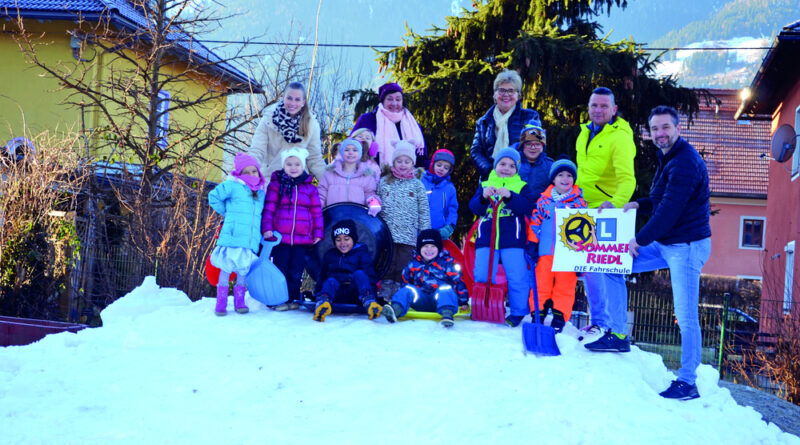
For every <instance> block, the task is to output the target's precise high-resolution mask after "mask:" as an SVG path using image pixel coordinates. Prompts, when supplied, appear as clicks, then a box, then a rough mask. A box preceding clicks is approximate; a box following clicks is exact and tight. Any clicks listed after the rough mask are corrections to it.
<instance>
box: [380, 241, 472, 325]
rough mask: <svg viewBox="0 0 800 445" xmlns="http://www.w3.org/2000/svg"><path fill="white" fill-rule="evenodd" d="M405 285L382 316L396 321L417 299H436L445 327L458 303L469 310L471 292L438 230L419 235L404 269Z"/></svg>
mask: <svg viewBox="0 0 800 445" xmlns="http://www.w3.org/2000/svg"><path fill="white" fill-rule="evenodd" d="M403 282H404V284H405V286H404V287H401V288H400V290H399V291H397V293H396V294H394V296H393V297H392V303H391V304H386V305H384V306H383V315H384V316H385V317H386V319H387V320H388V321H389V323H394V322H395V321H397V317H402V316H403V315H405V314H406V312H408V308H409V306H410V305H411V303H412V302H414V301H417V300H418V299H423V300H433V301H435V302H436V312H438V313H439V314H440V315H441V316H442V321H441V322H440V323H441V324H442V326H444V327H446V328H449V327H451V326H453V315H454V314H455V313H456V311H458V306H462V308H463V309H464V310H466V309H467V307H466V306H467V302H468V301H469V295H468V294H467V286H466V285H464V282H463V281H461V272H460V271H459V270H458V268H457V266H456V263H455V260H453V257H452V256H450V254H449V253H448V252H447V251H446V250H444V249H443V248H442V235H441V234H440V232H439V231H438V230H435V229H426V230H423V231H422V232H421V233H420V234H419V236H418V237H417V251H416V252H415V254H414V256H413V257H412V259H411V262H409V263H408V265H407V266H406V267H405V269H403Z"/></svg>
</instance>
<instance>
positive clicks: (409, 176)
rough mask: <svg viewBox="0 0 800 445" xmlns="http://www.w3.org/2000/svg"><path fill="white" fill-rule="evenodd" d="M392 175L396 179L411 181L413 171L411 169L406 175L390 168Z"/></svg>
mask: <svg viewBox="0 0 800 445" xmlns="http://www.w3.org/2000/svg"><path fill="white" fill-rule="evenodd" d="M392 174H393V175H394V177H395V178H397V179H412V178H413V177H414V169H413V168H411V169H409V170H408V172H406V173H400V172H399V171H398V170H397V169H396V168H394V166H392Z"/></svg>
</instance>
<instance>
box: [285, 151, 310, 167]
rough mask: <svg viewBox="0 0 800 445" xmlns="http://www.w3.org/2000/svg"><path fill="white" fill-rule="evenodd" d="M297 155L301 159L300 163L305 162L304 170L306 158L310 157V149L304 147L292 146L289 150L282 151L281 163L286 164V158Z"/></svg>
mask: <svg viewBox="0 0 800 445" xmlns="http://www.w3.org/2000/svg"><path fill="white" fill-rule="evenodd" d="M292 156H294V157H296V158H297V159H300V163H301V164H303V170H305V169H306V158H308V150H306V149H305V148H303V147H291V148H289V149H287V150H284V151H282V152H281V165H286V160H287V159H288V158H290V157H292Z"/></svg>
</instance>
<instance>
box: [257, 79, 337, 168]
mask: <svg viewBox="0 0 800 445" xmlns="http://www.w3.org/2000/svg"><path fill="white" fill-rule="evenodd" d="M306 97H307V96H306V89H305V86H303V84H302V83H300V82H292V83H290V84H289V85H288V86H287V87H286V91H284V93H283V98H282V99H281V100H280V101H278V102H277V103H275V104H273V105H270V106H269V107H267V109H266V110H264V114H263V115H262V116H261V121H260V122H259V123H258V128H256V132H255V134H254V135H253V140H252V142H251V143H250V150H248V154H250V155H251V156H253V157H254V158H256V159H257V160H258V162H259V163H260V164H261V166H262V172H263V174H264V177H265V178H269V177H270V175H272V172H274V171H276V170H280V169H282V168H283V166H282V165H281V152H282V151H284V150H288V149H289V148H292V147H298V148H304V149H306V150H308V158H307V159H306V165H307V166H308V170H309V172H310V173H311V174H312V175H314V176H315V177H316V178H317V179H321V178H322V175H323V174H325V161H324V160H323V159H322V152H321V150H320V144H321V143H320V126H319V122H318V121H317V118H316V117H314V115H313V114H311V111H310V110H309V109H308V104H307V103H306Z"/></svg>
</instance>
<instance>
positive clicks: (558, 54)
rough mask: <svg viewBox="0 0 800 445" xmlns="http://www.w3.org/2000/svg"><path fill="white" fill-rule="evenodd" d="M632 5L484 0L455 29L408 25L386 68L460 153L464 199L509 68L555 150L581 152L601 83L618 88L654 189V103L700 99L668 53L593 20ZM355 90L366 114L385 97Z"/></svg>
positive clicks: (687, 103) (465, 220)
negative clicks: (496, 91) (661, 71)
mask: <svg viewBox="0 0 800 445" xmlns="http://www.w3.org/2000/svg"><path fill="white" fill-rule="evenodd" d="M626 5H627V2H626V1H625V0H594V1H590V0H532V1H530V2H522V1H518V0H488V1H480V2H476V3H474V4H473V7H474V8H475V9H474V10H472V11H467V10H464V11H463V12H462V14H461V15H460V16H458V17H448V18H447V27H446V28H435V29H433V32H432V34H430V35H420V34H417V33H414V32H413V31H411V30H408V32H407V34H406V36H405V37H404V42H405V45H403V46H399V47H396V48H392V49H390V50H388V51H385V52H380V53H379V56H378V61H379V63H380V65H381V70H384V69H385V70H387V73H388V74H389V76H390V77H391V78H392V79H393V80H394V81H397V82H398V83H399V84H400V85H402V86H403V88H404V90H405V92H406V94H405V100H406V103H407V105H408V106H409V108H410V109H411V110H412V112H413V113H414V116H415V118H416V119H417V121H418V122H419V123H420V125H421V126H422V128H423V131H424V133H425V138H426V143H427V146H428V147H429V150H430V151H432V150H433V149H435V148H448V149H450V150H451V151H453V152H454V153H455V155H456V159H457V161H458V165H457V166H456V168H455V171H454V174H453V180H454V182H455V183H456V188H457V189H458V191H459V202H461V203H466V202H468V201H469V198H470V197H471V196H472V194H473V193H474V192H475V189H476V187H477V182H478V180H477V178H478V176H477V174H475V169H474V167H473V165H472V162H471V160H470V159H469V158H468V152H469V147H470V146H471V143H472V138H473V135H474V131H475V122H476V121H477V120H478V118H480V117H481V116H482V115H483V114H484V113H486V110H487V109H488V108H489V107H490V106H491V105H492V104H493V99H492V95H493V88H492V83H493V81H494V78H495V76H496V75H497V74H498V73H499V72H500V71H502V70H503V69H514V70H517V71H518V72H519V73H520V75H521V76H522V78H523V82H524V86H523V91H522V99H521V100H522V106H523V107H527V108H533V109H535V110H537V111H539V114H540V115H541V117H542V121H543V122H542V123H543V125H544V126H545V129H546V130H547V152H548V154H549V155H550V156H551V157H557V156H558V155H559V154H561V153H567V154H568V155H569V156H570V157H571V158H572V159H575V139H576V137H577V134H578V131H579V129H578V125H579V124H580V123H581V122H585V121H587V120H588V113H587V103H588V100H589V96H590V94H591V91H592V89H594V88H595V87H596V86H601V85H602V86H607V87H609V88H611V89H612V90H613V91H614V92H615V95H616V101H617V104H618V105H619V110H620V114H621V115H622V116H624V118H625V119H626V120H628V121H629V122H630V123H631V125H632V126H633V128H634V132H635V134H636V142H637V146H638V147H639V150H638V154H637V160H636V171H637V180H638V184H639V185H638V187H637V192H636V193H637V194H636V195H635V196H638V195H641V194H647V193H648V192H649V189H650V183H651V180H652V174H653V172H654V165H655V150H654V149H653V148H652V147H650V146H643V144H642V141H641V137H640V130H641V129H642V125H646V123H647V117H648V115H649V112H650V109H651V108H653V107H654V106H656V105H661V104H664V105H671V106H675V107H676V108H678V109H679V110H680V111H682V112H686V113H690V115H693V114H695V113H696V112H697V109H698V100H697V97H696V94H695V92H693V91H692V90H689V89H685V88H679V87H678V86H677V85H676V83H675V81H674V79H672V78H670V77H667V78H656V77H655V74H654V65H655V63H656V61H657V60H658V58H657V57H656V58H651V57H650V56H648V55H647V54H645V53H643V52H641V50H640V48H639V47H638V46H637V44H636V43H635V42H633V41H630V40H624V41H621V42H617V43H611V42H608V41H606V39H605V38H603V37H602V36H600V35H599V32H601V29H600V26H599V25H597V24H596V23H595V22H593V21H591V19H592V18H593V17H595V16H596V15H597V14H600V13H602V12H604V11H605V12H608V11H609V10H610V9H611V8H612V7H622V8H624V7H625V6H626ZM349 94H350V97H351V98H353V99H357V100H356V115H359V114H361V113H363V112H364V111H368V110H370V109H372V108H373V107H375V106H376V105H377V95H375V94H374V93H372V92H366V91H361V92H357V91H353V92H349ZM460 208H461V217H460V218H459V224H460V227H459V229H460V231H461V232H463V231H464V230H465V229H466V228H467V227H468V225H469V224H471V221H472V219H473V218H472V216H471V215H470V214H469V210H468V209H467V206H466V205H462V206H461V207H460Z"/></svg>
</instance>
